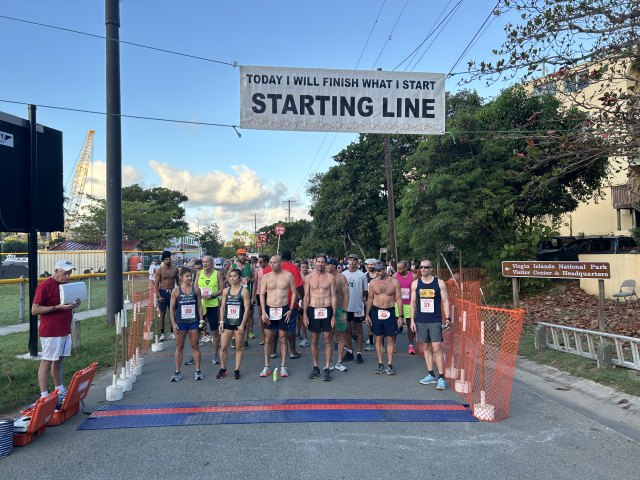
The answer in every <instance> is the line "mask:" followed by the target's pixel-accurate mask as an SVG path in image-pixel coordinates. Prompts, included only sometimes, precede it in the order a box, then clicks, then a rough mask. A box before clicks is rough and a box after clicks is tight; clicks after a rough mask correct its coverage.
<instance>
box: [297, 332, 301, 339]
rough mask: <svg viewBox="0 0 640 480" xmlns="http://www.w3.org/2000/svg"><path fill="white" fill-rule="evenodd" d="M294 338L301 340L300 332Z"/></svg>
mask: <svg viewBox="0 0 640 480" xmlns="http://www.w3.org/2000/svg"><path fill="white" fill-rule="evenodd" d="M296 338H297V339H298V340H302V335H300V332H298V334H297V335H296Z"/></svg>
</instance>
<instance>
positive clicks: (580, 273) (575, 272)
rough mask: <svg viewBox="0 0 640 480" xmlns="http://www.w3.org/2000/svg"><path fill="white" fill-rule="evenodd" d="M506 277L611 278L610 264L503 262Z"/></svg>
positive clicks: (503, 271)
mask: <svg viewBox="0 0 640 480" xmlns="http://www.w3.org/2000/svg"><path fill="white" fill-rule="evenodd" d="M502 275H504V276H505V277H534V278H568V279H574V280H575V279H580V278H593V279H597V280H605V279H608V278H611V266H610V264H609V262H502Z"/></svg>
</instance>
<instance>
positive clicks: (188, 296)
mask: <svg viewBox="0 0 640 480" xmlns="http://www.w3.org/2000/svg"><path fill="white" fill-rule="evenodd" d="M197 301H198V296H197V295H196V289H195V287H194V286H191V293H184V292H183V291H182V287H178V299H177V300H176V323H193V322H199V321H200V314H199V312H198V305H197Z"/></svg>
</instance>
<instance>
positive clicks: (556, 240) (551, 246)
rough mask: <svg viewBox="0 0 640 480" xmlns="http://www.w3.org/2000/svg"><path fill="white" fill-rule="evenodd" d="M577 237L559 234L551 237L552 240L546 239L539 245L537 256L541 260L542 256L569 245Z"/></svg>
mask: <svg viewBox="0 0 640 480" xmlns="http://www.w3.org/2000/svg"><path fill="white" fill-rule="evenodd" d="M575 239H576V237H572V236H569V235H566V236H558V237H551V239H550V240H544V241H542V243H540V244H539V245H538V251H537V252H536V258H537V259H538V260H540V256H541V255H544V254H547V253H555V252H559V251H560V250H562V247H565V246H567V245H568V244H570V243H571V242H573V241H574V240H575Z"/></svg>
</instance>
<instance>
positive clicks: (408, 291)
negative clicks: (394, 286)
mask: <svg viewBox="0 0 640 480" xmlns="http://www.w3.org/2000/svg"><path fill="white" fill-rule="evenodd" d="M409 298H411V289H410V288H403V289H402V299H403V300H409Z"/></svg>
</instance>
